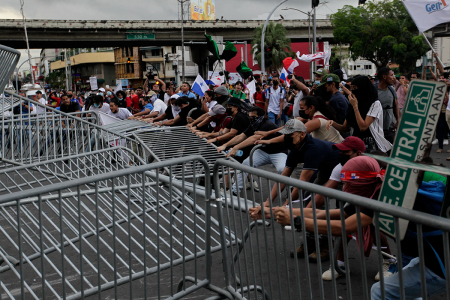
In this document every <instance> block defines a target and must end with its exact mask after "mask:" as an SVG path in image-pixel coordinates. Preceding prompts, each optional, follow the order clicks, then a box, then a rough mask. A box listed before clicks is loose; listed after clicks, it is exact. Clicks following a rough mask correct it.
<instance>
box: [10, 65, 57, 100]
mask: <svg viewBox="0 0 450 300" xmlns="http://www.w3.org/2000/svg"><path fill="white" fill-rule="evenodd" d="M54 57H56V56H54ZM35 58H41V57H40V56H36V57H30V58H28V59H27V60H25V61H24V62H23V63H21V64H20V66H19V67H18V68H16V92H17V94H18V93H19V70H20V68H21V67H22V66H23V64H24V63H26V62H27V61H31V60H32V59H35ZM31 78H33V74H31ZM32 82H33V84H34V80H33V81H32Z"/></svg>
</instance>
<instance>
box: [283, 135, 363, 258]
mask: <svg viewBox="0 0 450 300" xmlns="http://www.w3.org/2000/svg"><path fill="white" fill-rule="evenodd" d="M331 147H332V148H333V149H335V150H339V164H338V165H337V166H336V167H334V169H333V171H332V172H331V175H330V178H329V179H328V181H327V183H326V184H325V187H327V188H330V189H337V188H338V187H339V185H340V184H341V182H342V181H341V170H342V166H343V165H345V163H346V162H347V161H349V160H350V159H351V158H354V157H357V156H361V155H362V154H363V153H364V152H365V151H366V145H364V142H363V141H362V140H361V139H360V138H357V137H355V136H349V137H347V138H346V139H344V140H343V141H342V143H340V144H334V145H333V146H331ZM314 199H315V202H316V207H321V206H322V205H323V203H324V200H325V198H324V196H322V195H319V194H317V195H316V196H315V198H314ZM306 207H307V208H312V202H309V203H308V205H307V206H306ZM306 237H307V239H306V243H307V245H308V254H309V256H308V259H309V261H310V262H317V260H318V259H317V256H318V253H317V252H316V243H315V240H314V235H307V236H306ZM296 254H297V257H298V258H301V257H303V256H304V255H305V247H304V245H303V243H302V244H300V246H299V247H298V248H297V251H296ZM294 255H295V254H294V252H293V251H292V252H291V257H294ZM328 257H329V248H328V243H326V242H324V243H323V244H321V245H320V259H321V261H324V260H327V259H328Z"/></svg>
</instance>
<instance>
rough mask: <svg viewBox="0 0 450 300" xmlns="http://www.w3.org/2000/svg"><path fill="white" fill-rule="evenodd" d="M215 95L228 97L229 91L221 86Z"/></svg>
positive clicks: (215, 91)
mask: <svg viewBox="0 0 450 300" xmlns="http://www.w3.org/2000/svg"><path fill="white" fill-rule="evenodd" d="M214 93H215V94H219V95H221V96H228V90H227V88H226V87H224V86H223V85H221V86H219V87H218V88H216V89H215V90H214Z"/></svg>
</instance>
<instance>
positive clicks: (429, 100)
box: [379, 80, 447, 239]
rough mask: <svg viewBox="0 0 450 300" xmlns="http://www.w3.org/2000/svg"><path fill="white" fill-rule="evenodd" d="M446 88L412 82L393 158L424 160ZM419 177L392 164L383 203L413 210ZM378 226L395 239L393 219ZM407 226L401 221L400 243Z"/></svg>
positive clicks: (414, 171)
mask: <svg viewBox="0 0 450 300" xmlns="http://www.w3.org/2000/svg"><path fill="white" fill-rule="evenodd" d="M446 88H447V86H446V84H445V83H444V82H432V81H424V80H414V81H412V82H411V85H410V87H409V90H408V96H407V99H406V102H405V106H404V108H403V113H402V118H401V120H400V124H399V127H398V131H397V136H396V137H395V143H394V146H393V148H392V151H391V158H401V159H403V160H405V161H410V162H414V161H421V160H422V158H423V154H424V152H425V150H426V148H427V144H429V143H431V142H432V140H433V135H434V131H435V130H436V124H437V121H438V118H439V114H440V112H441V107H442V103H443V102H444V96H445V91H446ZM418 173H419V170H417V169H412V168H407V167H400V166H396V165H393V164H389V165H388V167H387V169H386V175H385V178H384V182H383V186H382V187H381V193H380V198H379V199H380V201H381V202H385V203H389V204H392V205H396V206H402V207H405V208H409V209H412V208H413V206H414V201H415V200H416V195H417V190H418V189H419V185H418V184H417V176H418ZM379 225H380V229H381V230H383V231H384V232H385V233H386V234H388V235H390V236H392V237H395V225H394V218H393V217H392V216H390V215H386V214H382V213H380V217H379ZM407 226H408V221H407V220H400V237H401V239H403V237H404V236H405V233H406V229H407Z"/></svg>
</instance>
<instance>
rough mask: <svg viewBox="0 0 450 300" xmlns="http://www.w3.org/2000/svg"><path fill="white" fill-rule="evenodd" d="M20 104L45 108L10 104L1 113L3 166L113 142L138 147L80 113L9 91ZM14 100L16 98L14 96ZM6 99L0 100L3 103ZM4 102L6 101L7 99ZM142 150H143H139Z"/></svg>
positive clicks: (75, 151)
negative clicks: (42, 110)
mask: <svg viewBox="0 0 450 300" xmlns="http://www.w3.org/2000/svg"><path fill="white" fill-rule="evenodd" d="M12 97H14V98H17V99H19V100H18V101H19V105H20V106H22V105H23V104H27V103H28V104H29V103H31V104H32V105H33V107H34V109H36V108H37V107H40V108H45V110H47V111H48V112H47V113H45V114H43V115H39V114H34V113H32V112H30V111H29V110H28V112H27V113H24V112H23V111H22V109H19V111H18V114H17V113H16V114H14V110H13V109H12V108H11V109H10V110H8V111H4V112H3V113H2V114H1V118H0V122H1V125H2V127H1V131H0V155H1V160H2V164H3V165H2V166H0V167H5V166H10V165H20V164H29V163H33V162H39V161H45V160H50V159H54V158H58V157H65V156H71V155H76V154H79V153H85V152H89V151H93V150H98V149H104V148H109V147H114V146H124V147H126V148H128V149H133V148H135V149H137V150H139V145H137V144H136V142H135V140H134V139H132V138H130V137H127V136H124V135H122V134H120V133H115V132H112V131H109V130H107V129H105V128H103V127H102V126H98V125H96V124H94V123H93V122H90V121H91V120H89V118H87V119H82V118H79V117H77V115H81V114H82V113H79V114H77V113H71V114H66V113H63V112H60V111H58V110H55V109H53V108H49V107H48V106H45V105H42V104H41V103H39V102H36V101H33V100H30V99H27V98H24V97H21V96H18V95H15V94H12ZM14 101H15V100H14ZM4 104H5V102H2V103H0V107H3V106H2V105H4ZM6 104H7V103H6ZM141 152H143V151H141Z"/></svg>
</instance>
